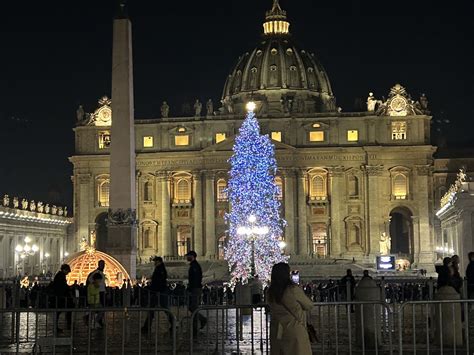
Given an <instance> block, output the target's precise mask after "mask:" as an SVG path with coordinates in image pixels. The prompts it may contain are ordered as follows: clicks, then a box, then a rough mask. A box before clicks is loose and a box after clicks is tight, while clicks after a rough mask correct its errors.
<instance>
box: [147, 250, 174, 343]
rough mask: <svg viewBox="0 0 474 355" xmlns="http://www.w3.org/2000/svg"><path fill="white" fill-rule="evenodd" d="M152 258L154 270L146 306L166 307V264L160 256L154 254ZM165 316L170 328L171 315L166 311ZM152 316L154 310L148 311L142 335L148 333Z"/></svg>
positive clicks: (153, 315)
mask: <svg viewBox="0 0 474 355" xmlns="http://www.w3.org/2000/svg"><path fill="white" fill-rule="evenodd" d="M152 260H153V262H154V263H155V270H154V271H153V275H152V276H151V284H150V286H149V288H148V289H149V292H150V297H149V298H148V299H149V300H150V304H149V305H147V306H148V307H150V308H155V307H160V308H166V309H168V272H167V271H166V266H165V263H164V262H163V258H162V257H160V256H155V257H154V258H153V259H152ZM167 316H168V321H169V322H170V330H171V326H172V324H173V323H172V322H173V317H172V315H171V314H170V313H167ZM154 317H155V312H153V311H150V312H148V316H147V318H146V320H145V323H144V324H143V327H142V333H143V334H144V335H147V334H149V332H150V329H151V324H152V323H153V318H154Z"/></svg>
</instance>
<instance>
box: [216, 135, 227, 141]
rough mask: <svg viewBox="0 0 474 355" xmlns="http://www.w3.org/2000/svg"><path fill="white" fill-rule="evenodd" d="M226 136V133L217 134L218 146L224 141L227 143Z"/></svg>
mask: <svg viewBox="0 0 474 355" xmlns="http://www.w3.org/2000/svg"><path fill="white" fill-rule="evenodd" d="M225 138H226V134H225V133H216V144H217V143H220V142H222V141H225Z"/></svg>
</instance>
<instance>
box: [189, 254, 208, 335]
mask: <svg viewBox="0 0 474 355" xmlns="http://www.w3.org/2000/svg"><path fill="white" fill-rule="evenodd" d="M186 258H187V260H188V261H189V271H188V290H187V291H188V297H189V305H188V309H189V311H190V312H191V313H193V312H194V311H195V310H196V309H198V307H199V305H200V304H201V296H202V269H201V265H199V263H198V262H197V260H196V258H197V254H196V252H195V251H190V252H189V253H187V254H186ZM198 319H199V323H200V328H201V329H202V328H204V327H205V326H206V324H207V318H206V317H204V316H203V315H202V314H200V313H199V312H198V313H197V314H196V316H195V317H194V322H193V334H194V335H195V336H196V335H197V320H198Z"/></svg>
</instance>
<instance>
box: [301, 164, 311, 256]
mask: <svg viewBox="0 0 474 355" xmlns="http://www.w3.org/2000/svg"><path fill="white" fill-rule="evenodd" d="M307 175H308V174H307V173H306V171H304V170H299V171H298V255H300V256H308V253H309V249H308V244H309V243H308V222H307V217H308V216H307V213H308V207H307V206H308V205H307V201H306V198H307V194H306V190H307V188H306V186H307V183H306V182H307Z"/></svg>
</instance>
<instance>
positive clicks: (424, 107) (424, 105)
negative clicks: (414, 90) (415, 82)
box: [420, 94, 428, 111]
mask: <svg viewBox="0 0 474 355" xmlns="http://www.w3.org/2000/svg"><path fill="white" fill-rule="evenodd" d="M420 106H421V109H422V110H424V111H427V110H428V98H427V97H426V95H425V94H421V96H420Z"/></svg>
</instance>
